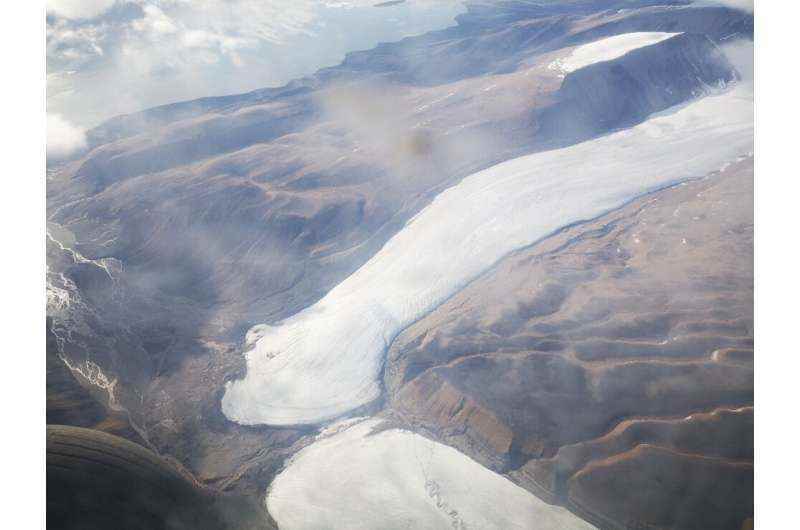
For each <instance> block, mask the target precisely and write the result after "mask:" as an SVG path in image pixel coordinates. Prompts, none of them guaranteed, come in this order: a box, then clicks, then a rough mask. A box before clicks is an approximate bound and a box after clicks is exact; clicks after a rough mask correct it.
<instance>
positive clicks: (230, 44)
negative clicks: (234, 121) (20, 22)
mask: <svg viewBox="0 0 800 530" xmlns="http://www.w3.org/2000/svg"><path fill="white" fill-rule="evenodd" d="M48 2H49V3H48V13H50V15H51V16H50V17H48V22H47V73H48V78H47V79H48V81H47V105H48V109H49V110H50V112H51V113H58V114H60V115H61V116H63V117H64V118H65V119H66V120H67V121H69V122H71V123H73V124H76V125H78V126H81V127H91V126H93V125H96V124H97V123H99V122H101V121H102V120H104V119H107V118H109V117H111V116H114V115H117V114H125V113H129V112H135V111H137V110H140V109H142V108H146V107H151V106H155V105H161V104H164V103H169V102H172V101H180V100H186V99H193V98H198V97H204V96H212V95H220V94H233V93H240V92H246V91H249V90H254V89H257V88H263V87H267V86H276V85H280V84H283V83H286V82H287V81H289V80H291V79H293V78H296V77H301V76H304V75H309V74H311V73H313V72H314V71H315V70H317V69H318V68H320V67H323V66H328V65H333V64H336V63H338V62H339V61H341V59H342V57H343V56H344V54H345V53H347V52H349V51H352V50H358V49H367V48H371V47H372V46H374V45H375V43H376V42H381V41H392V40H398V39H400V38H402V37H405V36H407V35H413V34H417V33H422V32H425V31H430V30H432V29H439V28H442V27H445V26H448V25H451V24H452V21H453V17H454V16H455V15H457V14H459V13H461V12H463V10H464V8H463V7H462V4H461V0H415V1H414V2H410V0H409V1H408V2H406V3H404V4H402V5H400V6H398V7H396V8H393V9H394V10H395V11H397V13H396V14H395V15H394V17H395V18H392V17H387V16H386V10H384V9H375V8H373V7H372V6H373V4H375V3H376V0H348V1H347V2H346V3H347V6H346V9H345V7H343V6H339V7H334V5H338V4H337V2H336V1H335V0H269V1H266V0H117V2H116V4H115V3H114V2H112V1H110V0H106V1H105V2H99V1H97V0H71V1H67V0H60V1H59V0H48ZM359 6H360V7H359ZM103 9H105V11H103ZM97 15H100V16H97ZM92 16H94V18H91V19H84V18H80V17H92ZM72 17H74V19H73V18H72ZM66 72H72V74H70V75H65V74H66Z"/></svg>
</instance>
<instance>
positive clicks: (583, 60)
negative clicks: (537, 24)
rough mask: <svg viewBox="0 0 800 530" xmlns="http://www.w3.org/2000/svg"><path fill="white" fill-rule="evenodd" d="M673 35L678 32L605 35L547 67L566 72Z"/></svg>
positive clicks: (575, 49)
mask: <svg viewBox="0 0 800 530" xmlns="http://www.w3.org/2000/svg"><path fill="white" fill-rule="evenodd" d="M675 35H680V33H664V32H648V31H641V32H636V33H622V34H619V35H614V36H613V37H606V38H604V39H599V40H596V41H593V42H589V43H587V44H582V45H580V46H577V47H575V48H573V49H572V51H571V52H570V53H569V54H568V55H565V56H564V57H562V58H560V59H556V60H555V61H553V62H552V63H550V65H549V66H548V67H549V68H550V69H551V70H557V71H559V72H561V73H562V74H568V73H570V72H574V71H575V70H579V69H580V68H584V67H586V66H589V65H591V64H594V63H600V62H604V61H612V60H614V59H617V58H619V57H622V56H623V55H625V54H626V53H628V52H631V51H633V50H636V49H638V48H644V47H645V46H651V45H653V44H657V43H659V42H661V41H664V40H667V39H669V38H671V37H674V36H675Z"/></svg>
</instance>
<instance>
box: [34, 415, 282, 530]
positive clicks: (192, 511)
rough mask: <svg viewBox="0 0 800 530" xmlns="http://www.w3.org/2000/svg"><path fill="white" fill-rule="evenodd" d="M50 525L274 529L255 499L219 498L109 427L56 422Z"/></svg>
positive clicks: (50, 458)
mask: <svg viewBox="0 0 800 530" xmlns="http://www.w3.org/2000/svg"><path fill="white" fill-rule="evenodd" d="M47 519H48V526H47V527H48V528H58V529H76V530H77V529H80V530H93V529H106V528H131V529H133V528H149V529H153V530H156V529H164V530H183V529H186V530H189V529H192V530H194V529H223V528H230V529H236V530H268V529H270V528H275V527H274V526H273V525H272V524H270V523H269V522H268V515H267V514H266V511H265V510H264V509H263V508H261V507H260V506H258V504H256V503H255V502H253V501H249V500H247V499H244V498H239V497H234V496H223V495H216V494H214V493H212V492H211V491H207V490H205V489H203V488H202V487H200V486H198V485H197V484H195V483H193V482H192V479H191V478H190V477H187V476H184V475H183V474H182V473H181V472H180V471H179V470H178V469H177V468H176V467H175V466H173V465H172V464H171V463H170V462H168V461H165V460H163V459H161V458H159V457H158V456H157V455H155V454H153V453H152V452H150V451H148V450H146V449H144V448H143V447H140V446H138V445H136V444H133V443H131V442H129V441H127V440H124V439H122V438H119V437H117V436H112V435H110V434H106V433H104V432H100V431H96V430H92V429H82V428H78V427H68V426H65V425H48V427H47Z"/></svg>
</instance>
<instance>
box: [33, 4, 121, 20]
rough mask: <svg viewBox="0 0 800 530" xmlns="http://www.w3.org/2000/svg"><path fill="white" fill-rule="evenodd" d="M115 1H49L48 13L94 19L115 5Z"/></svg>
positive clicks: (72, 17)
mask: <svg viewBox="0 0 800 530" xmlns="http://www.w3.org/2000/svg"><path fill="white" fill-rule="evenodd" d="M114 2H115V0H47V11H48V13H55V14H57V15H59V16H62V17H65V18H71V19H76V18H94V17H96V16H98V15H102V14H103V13H104V12H105V11H106V10H108V8H110V7H111V6H112V5H114Z"/></svg>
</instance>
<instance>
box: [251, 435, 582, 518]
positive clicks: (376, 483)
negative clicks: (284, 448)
mask: <svg viewBox="0 0 800 530" xmlns="http://www.w3.org/2000/svg"><path fill="white" fill-rule="evenodd" d="M380 423H381V420H375V419H372V420H366V421H363V422H361V423H358V424H356V425H354V426H353V425H351V424H345V425H344V427H343V428H342V429H335V430H334V434H332V435H322V436H320V438H319V439H318V440H317V441H316V442H315V443H313V444H311V445H309V446H308V447H306V448H304V449H302V450H301V451H300V452H298V453H297V454H296V455H295V456H294V457H293V458H292V459H291V460H290V462H289V463H288V464H287V466H286V469H284V471H283V472H281V473H280V474H279V475H278V476H277V477H276V478H275V480H274V481H273V483H272V485H271V486H270V488H269V491H268V492H267V499H266V503H267V509H268V511H269V513H270V514H271V515H272V517H273V518H274V519H275V521H276V522H277V523H278V525H279V526H280V528H282V529H286V530H306V529H326V528H348V529H352V530H359V529H364V530H367V529H373V528H382V529H385V530H393V529H398V530H399V529H408V528H416V529H446V528H450V529H452V528H457V529H465V528H481V529H485V530H490V529H498V530H511V529H530V528H536V529H537V530H588V529H592V528H594V527H593V526H591V525H590V524H588V523H586V522H585V521H583V520H581V519H579V518H578V517H576V516H575V515H573V514H572V513H570V512H569V511H567V510H566V509H564V508H562V507H559V506H551V505H549V504H546V503H545V502H543V501H541V500H539V499H538V498H536V497H535V496H534V495H532V494H531V493H529V492H527V491H525V490H524V489H522V488H520V487H519V486H517V485H516V484H514V483H513V482H511V481H510V480H508V479H506V478H504V477H502V476H500V475H498V474H497V473H494V472H493V471H490V470H488V469H486V468H485V467H483V466H481V465H480V464H478V463H477V462H475V461H474V460H471V459H470V458H469V457H467V456H465V455H463V454H461V453H459V452H458V451H456V450H455V449H453V448H451V447H448V446H446V445H442V444H439V443H436V442H433V441H431V440H428V439H427V438H424V437H422V436H420V435H418V434H414V433H411V432H409V431H403V430H398V429H390V430H382V431H380V432H378V433H377V434H373V435H370V432H371V431H372V430H373V429H374V428H375V427H376V426H378V425H379V424H380Z"/></svg>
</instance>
